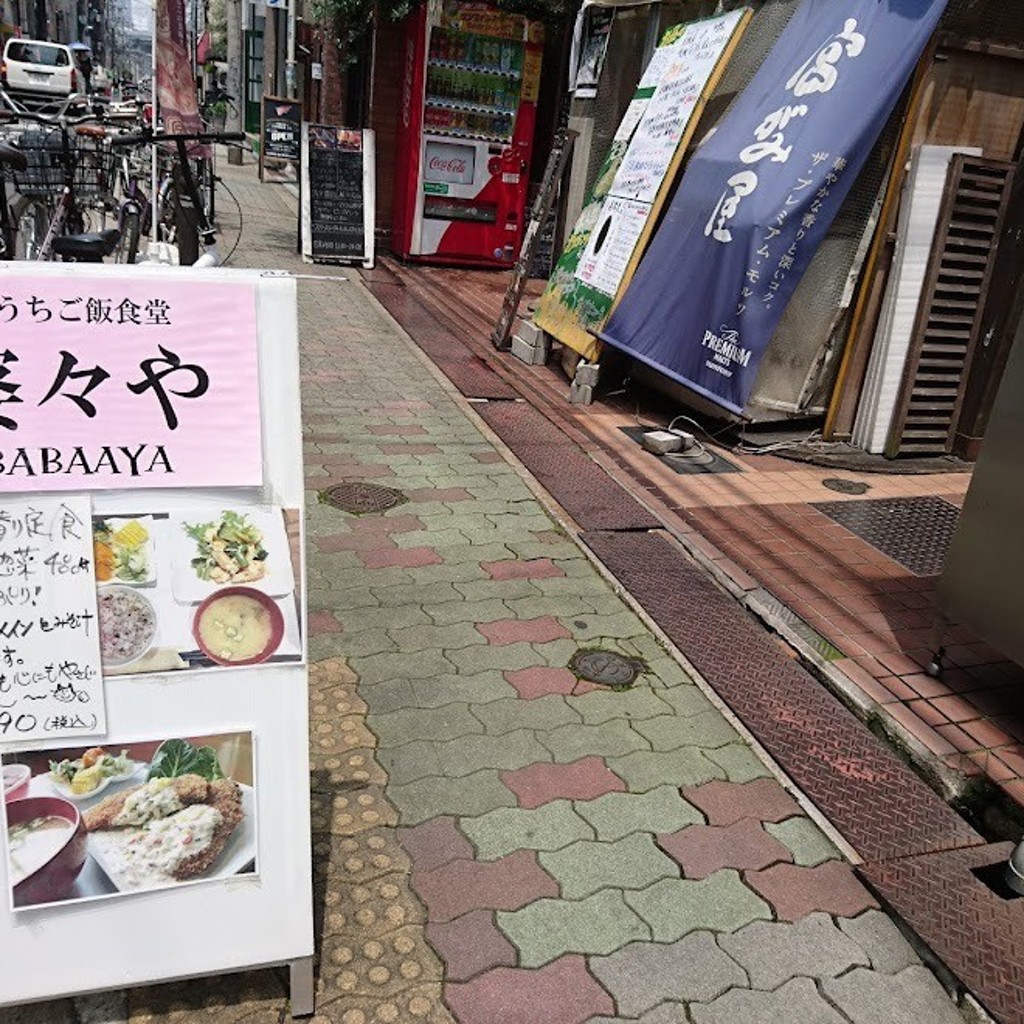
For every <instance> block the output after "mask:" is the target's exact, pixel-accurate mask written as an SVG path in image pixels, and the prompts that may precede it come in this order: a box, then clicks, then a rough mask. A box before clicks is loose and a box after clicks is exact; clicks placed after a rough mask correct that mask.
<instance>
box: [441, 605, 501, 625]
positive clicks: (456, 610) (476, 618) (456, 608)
mask: <svg viewBox="0 0 1024 1024" xmlns="http://www.w3.org/2000/svg"><path fill="white" fill-rule="evenodd" d="M429 612H430V618H431V619H432V620H433V621H434V622H435V623H436V624H437V625H439V626H446V625H450V624H451V623H453V622H496V621H497V620H499V619H510V618H512V613H511V611H510V609H509V607H508V605H507V604H505V602H504V601H499V600H498V599H496V598H492V599H491V600H489V601H448V602H447V603H445V604H435V605H431V606H430V609H429Z"/></svg>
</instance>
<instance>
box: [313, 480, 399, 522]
mask: <svg viewBox="0 0 1024 1024" xmlns="http://www.w3.org/2000/svg"><path fill="white" fill-rule="evenodd" d="M323 500H324V502H325V503H326V504H328V505H333V506H334V507H335V508H340V509H341V510H342V511H343V512H352V513H355V514H356V515H365V514H366V513H367V512H385V511H387V510H388V509H389V508H394V507H395V506H396V505H401V504H402V502H403V501H405V500H406V499H405V495H404V494H402V492H401V491H396V490H395V489H394V488H393V487H381V486H380V484H364V483H358V482H356V483H350V484H335V485H334V487H328V488H327V490H326V491H324V492H323Z"/></svg>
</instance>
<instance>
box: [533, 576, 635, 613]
mask: <svg viewBox="0 0 1024 1024" xmlns="http://www.w3.org/2000/svg"><path fill="white" fill-rule="evenodd" d="M533 582H534V585H535V586H536V587H537V589H538V590H539V591H540V592H541V593H542V594H546V595H547V596H548V597H560V596H564V595H566V594H575V595H577V596H579V597H586V598H587V599H588V600H589V601H590V602H591V604H593V605H594V607H595V610H600V609H599V608H598V607H597V603H598V602H602V603H603V602H606V601H615V602H617V603H618V605H619V607H620V608H621V607H622V602H621V601H620V600H619V598H617V597H615V595H614V594H613V593H612V591H611V588H610V587H609V585H608V584H607V583H605V581H604V580H603V579H601V577H600V576H597V575H593V576H590V577H586V576H583V577H580V576H551V577H550V578H544V579H539V580H534V581H533Z"/></svg>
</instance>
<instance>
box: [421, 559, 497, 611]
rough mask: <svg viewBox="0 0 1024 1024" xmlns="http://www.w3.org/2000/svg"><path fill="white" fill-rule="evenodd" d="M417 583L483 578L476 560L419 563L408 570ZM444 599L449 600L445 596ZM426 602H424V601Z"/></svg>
mask: <svg viewBox="0 0 1024 1024" xmlns="http://www.w3.org/2000/svg"><path fill="white" fill-rule="evenodd" d="M408 572H409V575H410V576H411V577H412V579H413V581H414V582H415V583H416V584H417V585H422V586H427V585H429V584H433V583H472V582H479V581H480V580H482V579H483V578H484V575H485V574H484V571H483V569H481V568H480V566H479V565H477V563H476V562H457V563H455V564H451V563H447V562H442V563H441V564H440V565H421V566H417V567H416V568H415V569H409V570H408ZM456 596H457V595H456ZM444 600H450V599H449V598H445V599H444ZM424 604H426V602H424Z"/></svg>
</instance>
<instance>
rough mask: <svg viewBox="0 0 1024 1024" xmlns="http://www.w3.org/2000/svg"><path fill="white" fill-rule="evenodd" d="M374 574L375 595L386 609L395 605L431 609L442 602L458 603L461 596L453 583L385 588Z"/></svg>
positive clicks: (409, 584) (423, 583)
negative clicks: (378, 582) (431, 606)
mask: <svg viewBox="0 0 1024 1024" xmlns="http://www.w3.org/2000/svg"><path fill="white" fill-rule="evenodd" d="M378 571H379V570H375V572H374V586H373V595H374V597H375V598H376V600H377V601H378V602H379V603H380V604H381V605H382V606H383V607H385V608H391V607H394V606H395V605H403V604H407V605H414V606H415V607H417V608H419V607H424V608H429V607H430V605H432V604H440V603H441V602H442V601H458V600H459V599H460V598H461V596H462V595H461V594H460V593H459V592H458V591H457V590H456V589H455V588H454V587H453V586H452V585H451V583H447V582H440V583H425V582H419V583H411V582H410V583H403V584H400V585H398V586H393V587H385V586H379V585H377V581H376V573H377V572H378Z"/></svg>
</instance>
